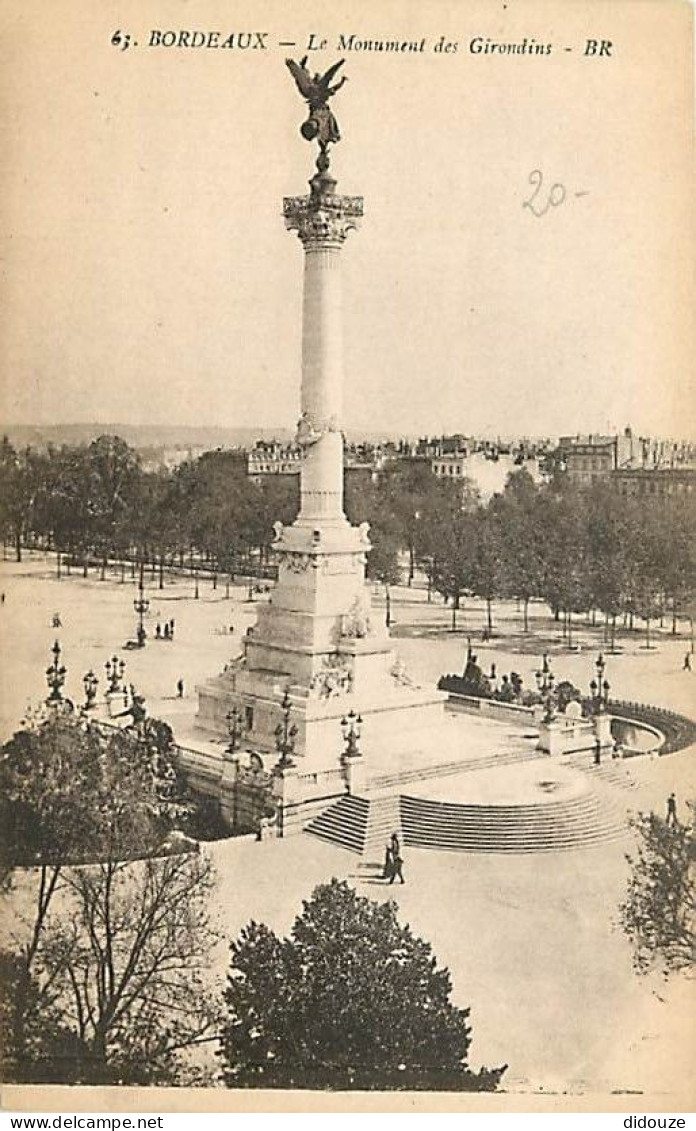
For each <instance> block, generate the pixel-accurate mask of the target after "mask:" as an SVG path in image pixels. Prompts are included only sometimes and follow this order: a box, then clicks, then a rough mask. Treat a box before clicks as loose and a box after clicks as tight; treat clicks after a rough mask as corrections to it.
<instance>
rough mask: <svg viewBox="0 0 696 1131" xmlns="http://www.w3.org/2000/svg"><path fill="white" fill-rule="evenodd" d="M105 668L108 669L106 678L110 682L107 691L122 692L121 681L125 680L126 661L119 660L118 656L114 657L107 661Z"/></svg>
mask: <svg viewBox="0 0 696 1131" xmlns="http://www.w3.org/2000/svg"><path fill="white" fill-rule="evenodd" d="M104 667H105V668H106V678H107V679H108V681H109V686H108V689H107V690H108V691H120V690H121V680H122V679H123V673H124V672H125V670H126V665H125V663H124V661H123V660H119V658H118V656H112V657H111V659H110V660H107V661H106V663H105V664H104Z"/></svg>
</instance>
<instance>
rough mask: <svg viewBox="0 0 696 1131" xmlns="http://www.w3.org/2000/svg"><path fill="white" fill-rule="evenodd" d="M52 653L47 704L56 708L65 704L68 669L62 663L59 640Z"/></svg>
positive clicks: (47, 672) (47, 680)
mask: <svg viewBox="0 0 696 1131" xmlns="http://www.w3.org/2000/svg"><path fill="white" fill-rule="evenodd" d="M51 651H52V652H53V663H52V664H51V665H50V667H48V668H46V682H47V684H48V689H49V695H48V698H47V700H46V703H47V705H48V706H49V707H56V706H59V705H60V704H62V703H63V684H64V683H65V676H66V674H67V669H66V668H65V665H64V664H61V662H60V644H59V643H58V641H57V640H56V642H55V644H54V645H53V647H52V649H51Z"/></svg>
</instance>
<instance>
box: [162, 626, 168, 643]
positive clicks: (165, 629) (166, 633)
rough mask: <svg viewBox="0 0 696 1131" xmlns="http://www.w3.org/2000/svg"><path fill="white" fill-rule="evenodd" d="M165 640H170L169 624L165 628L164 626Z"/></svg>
mask: <svg viewBox="0 0 696 1131" xmlns="http://www.w3.org/2000/svg"><path fill="white" fill-rule="evenodd" d="M163 639H164V640H169V625H168V624H165V626H164V636H163Z"/></svg>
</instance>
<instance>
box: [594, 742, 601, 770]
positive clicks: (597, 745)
mask: <svg viewBox="0 0 696 1131" xmlns="http://www.w3.org/2000/svg"><path fill="white" fill-rule="evenodd" d="M601 761H602V743H601V742H600V740H599V737H597V738H595V740H594V764H595V766H599V765H600V764H601Z"/></svg>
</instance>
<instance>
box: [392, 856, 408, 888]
mask: <svg viewBox="0 0 696 1131" xmlns="http://www.w3.org/2000/svg"><path fill="white" fill-rule="evenodd" d="M403 866H404V862H403V860H402V859H401V853H397V854H396V855H395V856H393V857H392V871H391V876H390V877H389V883H390V884H393V883H394V880H395V879H396V877H397V876H398V877H399V879H400V880H401V882H402V884H405V883H406V881H405V879H404V873H403Z"/></svg>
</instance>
